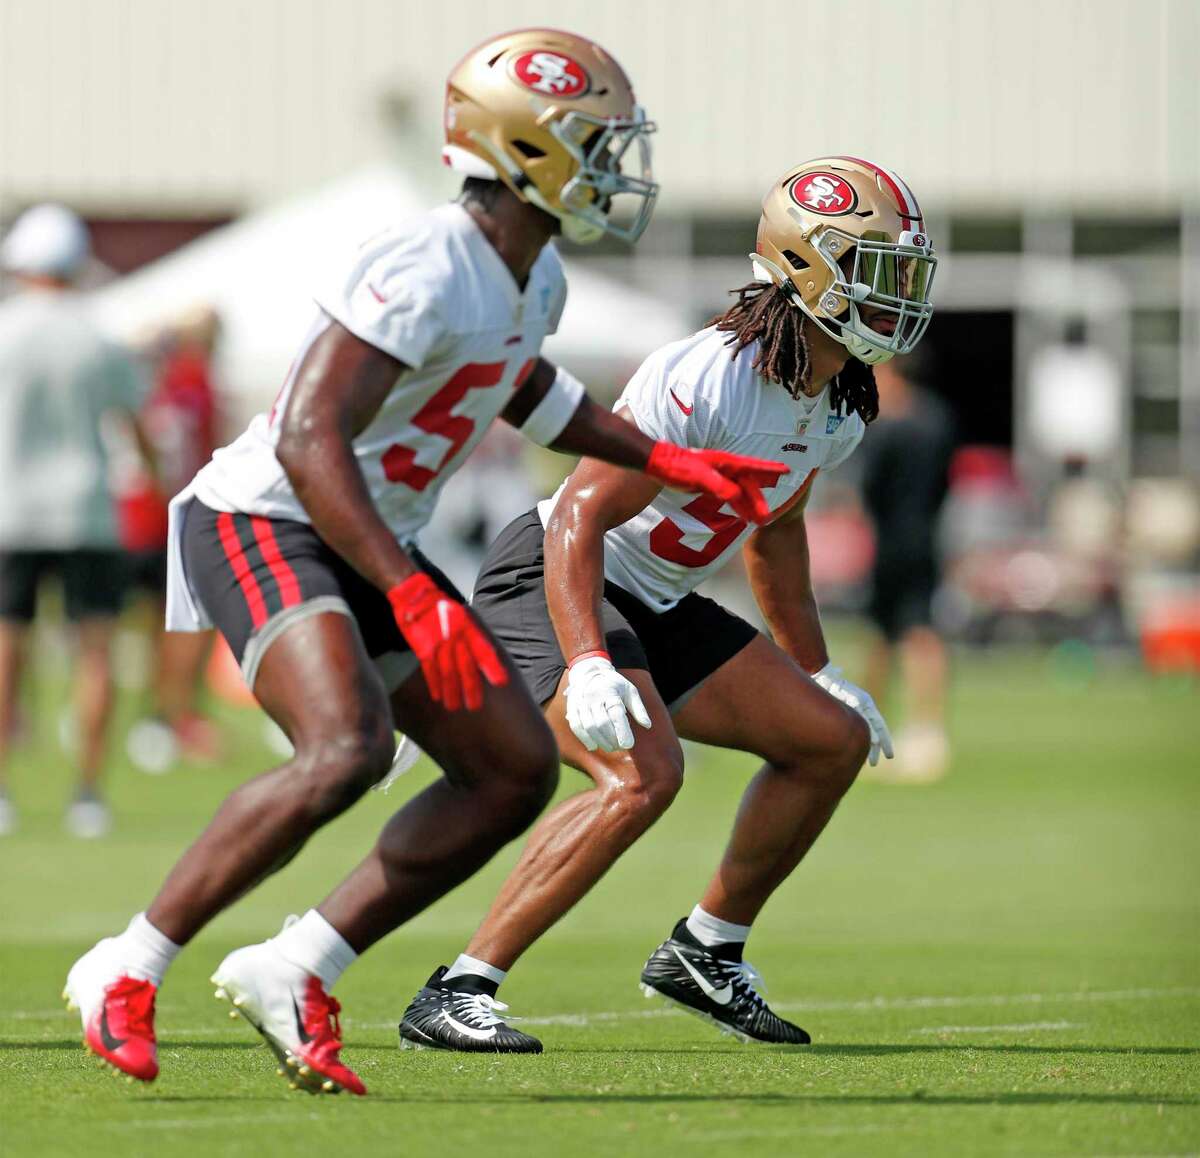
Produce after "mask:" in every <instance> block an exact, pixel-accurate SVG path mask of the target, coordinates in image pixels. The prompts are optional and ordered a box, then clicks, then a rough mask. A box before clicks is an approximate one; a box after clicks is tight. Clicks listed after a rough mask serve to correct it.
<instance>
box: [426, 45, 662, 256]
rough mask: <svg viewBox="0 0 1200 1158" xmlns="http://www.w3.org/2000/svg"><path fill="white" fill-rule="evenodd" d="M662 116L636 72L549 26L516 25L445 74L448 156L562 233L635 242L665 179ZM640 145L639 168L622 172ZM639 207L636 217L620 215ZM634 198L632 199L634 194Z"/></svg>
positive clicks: (444, 155)
mask: <svg viewBox="0 0 1200 1158" xmlns="http://www.w3.org/2000/svg"><path fill="white" fill-rule="evenodd" d="M653 131H654V124H653V123H652V122H650V121H648V120H646V114H645V112H644V111H643V110H642V108H641V107H640V106H639V105H638V104H637V101H636V100H635V98H634V95H633V88H632V87H631V86H630V83H629V78H628V77H627V76H626V75H625V73H624V71H623V70H622V68H621V66H620V65H619V64H617V62H616V61H615V60H613V58H612V57H611V56H609V55H608V53H606V52H605V51H604V49H602V48H601V47H600V46H599V45H598V44H594V43H592V41H590V40H587V39H585V38H584V37H582V36H575V35H573V34H572V33H570V32H558V31H555V30H554V29H550V28H527V29H522V30H520V31H518V32H508V33H505V34H504V35H503V36H497V37H495V38H493V39H492V40H489V41H487V43H485V44H481V45H480V46H479V47H478V48H474V49H472V50H471V51H470V52H469V53H468V54H467V55H466V56H465V57H463V59H462V60H461V61H459V63H458V64H457V65H455V66H454V68H453V70H452V71H451V73H450V77H449V79H448V80H447V82H446V145H445V148H444V149H443V150H442V159H443V160H444V161H445V163H446V164H447V165H449V166H450V167H451V168H453V169H457V170H459V171H460V172H462V173H465V174H466V175H468V176H472V177H482V178H484V179H487V180H500V181H503V182H504V184H505V185H507V186H508V187H509V188H510V189H511V190H512V191H513V192H514V193H515V194H516V195H517V196H518V197H520V198H521V200H523V201H528V202H530V203H531V204H533V205H536V206H537V207H538V208H539V209H543V210H545V212H547V213H550V214H552V215H553V216H555V217H557V218H558V219H559V220H560V221H561V222H562V230H563V236H565V237H567V238H568V239H570V240H571V241H577V242H585V243H586V242H592V241H596V240H598V239H599V238H600V237H602V236H603V235H604V234H606V233H607V234H611V235H612V236H615V237H620V238H622V239H624V240H626V241H635V240H637V238H638V237H640V236H641V233H642V231H643V230H644V229H645V228H646V225H647V224H648V222H649V221H650V214H651V212H652V211H653V209H654V201H655V198H656V197H657V196H658V186H657V185H656V184H655V183H654V178H653V174H652V172H651V165H650V141H649V134H650V133H652V132H653ZM631 149H633V150H634V155H635V156H636V158H637V161H636V164H635V166H634V168H635V169H636V170H637V171H636V173H625V172H622V164H623V163H625V161H626V154H627V153H629V151H630V150H631ZM618 197H619V198H621V199H622V201H621V203H620V206H619V207H620V208H623V207H624V206H625V205H631V206H632V220H629V219H628V218H627V217H626V215H625V214H624V213H622V214H621V219H622V220H624V221H625V224H621V223H620V222H619V221H617V220H614V219H613V217H612V210H613V208H614V202H615V199H616V198H618ZM630 198H632V199H633V200H632V202H631V201H630Z"/></svg>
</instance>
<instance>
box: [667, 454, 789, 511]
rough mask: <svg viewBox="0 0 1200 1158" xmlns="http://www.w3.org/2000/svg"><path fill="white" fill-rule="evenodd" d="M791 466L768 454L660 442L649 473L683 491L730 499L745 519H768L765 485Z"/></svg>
mask: <svg viewBox="0 0 1200 1158" xmlns="http://www.w3.org/2000/svg"><path fill="white" fill-rule="evenodd" d="M789 469H790V468H789V467H788V466H787V465H786V464H785V463H782V462H770V461H769V460H767V459H765V458H743V457H742V456H741V455H740V454H726V453H725V451H723V450H689V449H688V448H687V447H683V446H676V445H675V444H674V443H672V442H656V443H655V444H654V449H653V450H652V451H651V452H650V460H649V462H647V463H646V473H647V474H648V475H649V476H650V477H651V478H656V479H658V480H659V481H660V482H664V483H666V484H667V486H669V487H675V489H676V490H681V491H704V492H705V493H707V494H710V495H716V496H717V498H719V499H722V500H723V501H724V502H727V503H728V504H729V505H730V506H731V507H733V509H734V510H735V511H736V512H737V513H738V515H740V516H741V517H742V518H743V519H747V520H749V521H750V522H752V523H765V522H766V521H767V519H768V518H769V516H770V514H771V508H770V507H768V506H767V500H766V499H764V498H763V494H762V490H761V488H762V487H770V486H774V485H775V484H776V483H777V482H778V481H779V480H780V478H782V477H783V476H784V475H785V474H787V473H788V470H789Z"/></svg>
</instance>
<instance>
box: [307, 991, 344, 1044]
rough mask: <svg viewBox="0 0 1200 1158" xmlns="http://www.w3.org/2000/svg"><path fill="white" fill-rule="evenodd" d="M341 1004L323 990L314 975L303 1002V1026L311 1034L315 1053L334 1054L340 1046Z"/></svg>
mask: <svg viewBox="0 0 1200 1158" xmlns="http://www.w3.org/2000/svg"><path fill="white" fill-rule="evenodd" d="M341 1012H342V1004H341V1002H340V1001H338V999H337V998H336V997H334V996H332V995H331V994H329V993H326V992H325V987H324V986H323V985H322V984H321V983H320V981H318V980H317V979H316V978H315V977H314V978H312V979H311V980H310V981H309V985H308V992H307V993H306V994H305V1002H304V1028H305V1029H306V1030H308V1032H309V1033H311V1034H312V1035H313V1044H312V1048H313V1050H314V1051H315V1052H317V1053H324V1054H336V1053H338V1051H339V1050H341V1048H342V1019H341V1016H340V1014H341Z"/></svg>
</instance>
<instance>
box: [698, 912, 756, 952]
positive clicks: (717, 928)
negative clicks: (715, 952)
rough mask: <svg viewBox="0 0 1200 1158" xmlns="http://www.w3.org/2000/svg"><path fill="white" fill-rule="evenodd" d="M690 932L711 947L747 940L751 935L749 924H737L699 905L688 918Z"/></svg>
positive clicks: (702, 943) (703, 943)
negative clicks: (714, 914) (716, 915)
mask: <svg viewBox="0 0 1200 1158" xmlns="http://www.w3.org/2000/svg"><path fill="white" fill-rule="evenodd" d="M687 927H688V932H689V933H691V935H692V936H693V937H695V938H696V940H697V941H699V942H700V944H701V945H707V946H708V947H709V948H710V949H712V948H714V947H715V946H717V945H725V944H727V943H728V942H730V941H738V942H742V941H745V940H746V938H747V937H749V936H750V926H749V925H735V924H734V923H733V922H732V921H722V920H721V918H720V917H714V916H713V915H712V913H706V912H705V911H704V910H703V909H702V908H701V907H700V906H699V905H697V906H696V907H695V908H694V909H693V910H692V915H691V916H690V917H688V919H687Z"/></svg>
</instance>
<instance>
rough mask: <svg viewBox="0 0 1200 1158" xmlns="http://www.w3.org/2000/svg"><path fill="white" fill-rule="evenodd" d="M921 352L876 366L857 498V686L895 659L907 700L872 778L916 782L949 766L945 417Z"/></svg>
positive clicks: (884, 689)
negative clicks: (861, 553) (863, 537)
mask: <svg viewBox="0 0 1200 1158" xmlns="http://www.w3.org/2000/svg"><path fill="white" fill-rule="evenodd" d="M920 358H921V355H920V354H910V355H908V356H907V357H903V358H894V359H892V361H890V362H884V363H882V364H880V365H878V366H876V367H875V382H876V385H877V386H878V387H879V420H878V421H877V422H876V423H875V425H874V426H873V427H872V429H871V433H870V437H868V438H866V439H864V441H863V501H864V503H865V504H866V507H867V512H868V513H869V514H870V516H871V519H872V520H873V522H874V524H875V562H874V566H873V568H872V575H871V581H872V592H871V601H870V604H869V606H868V608H867V615H868V617H869V619H870V620H871V622H872V623H873V624H874V626H875V628H876V629H877V631H878V637H877V638H876V640H875V642H874V644H873V646H872V648H871V650H870V652H869V654H868V657H867V671H866V678H865V679H864V681H863V684H864V686H865V687H866V688H867V690H868V691H869V692H870V693H871V695H872V696H874V698H875V699H876V701H878V702H880V703H882V702H884V700H885V699H886V697H887V693H888V687H889V684H890V683H891V680H892V677H893V675H894V674H896V670H897V668H898V669H899V675H900V677H901V679H902V681H903V684H904V687H905V691H906V695H907V699H908V703H907V704H906V714H905V723H904V726H903V727H902V728H900V729H899V730H898V731H897V733H896V740H895V746H896V759H895V762H894V764H893V765H892V766H890V767H888V768H886V769H883V768H879V769H875V770H874V777H875V778H877V779H887V780H891V781H893V782H897V783H925V782H927V781H932V780H937V779H939V778H940V777H941V776H943V775H944V774H945V772H946V769H947V767H948V765H949V760H950V747H949V744H948V742H947V739H946V685H947V681H948V677H949V662H948V658H947V653H946V645H945V642H944V641H943V639H942V637H941V635H940V634H939V633H938V631H937V629H936V628H935V627H934V624H933V596H934V592H935V591H936V590H937V588H938V585H939V583H940V581H941V567H940V563H939V560H938V551H937V543H936V538H937V528H938V521H939V516H940V514H941V509H942V504H943V503H944V501H945V498H946V491H947V486H948V479H949V471H950V458H951V455H952V453H953V451H954V420H953V417H952V415H951V413H950V410H949V408H948V407H947V406H946V405H945V403H944V402H942V401H941V400H940V399H939V398H938V397H937V396H936V395H934V394H932V393H931V392H930V391H929V390H926V389H925V388H923V387H922V386H921V385H920V383H919V380H920V376H921V371H922V364H921V362H920V361H919V359H920Z"/></svg>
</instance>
